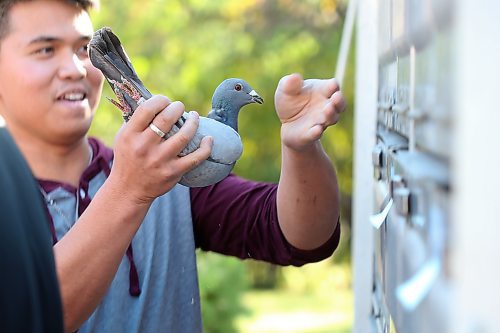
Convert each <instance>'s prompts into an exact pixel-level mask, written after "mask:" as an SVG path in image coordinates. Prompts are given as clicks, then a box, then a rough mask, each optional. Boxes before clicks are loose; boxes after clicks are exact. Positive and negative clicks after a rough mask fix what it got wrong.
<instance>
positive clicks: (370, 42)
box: [352, 0, 378, 333]
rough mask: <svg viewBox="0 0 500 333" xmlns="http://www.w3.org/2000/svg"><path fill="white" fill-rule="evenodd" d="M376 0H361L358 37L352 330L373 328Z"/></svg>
mask: <svg viewBox="0 0 500 333" xmlns="http://www.w3.org/2000/svg"><path fill="white" fill-rule="evenodd" d="M377 13H378V9H377V2H376V0H359V3H358V15H357V30H356V31H357V38H356V94H355V99H356V101H355V102H356V109H355V110H354V127H355V128H354V147H355V152H354V174H353V176H354V189H353V193H354V197H353V242H352V253H353V285H354V297H355V299H354V310H355V313H354V325H353V332H355V333H367V332H371V331H372V330H371V326H370V325H371V323H370V310H371V294H372V275H373V267H372V258H373V229H372V228H373V227H372V226H371V224H370V222H369V217H370V215H371V214H372V213H373V193H374V191H373V166H372V158H371V153H372V148H373V147H374V145H375V128H376V110H377V66H378V65H377V33H376V31H377Z"/></svg>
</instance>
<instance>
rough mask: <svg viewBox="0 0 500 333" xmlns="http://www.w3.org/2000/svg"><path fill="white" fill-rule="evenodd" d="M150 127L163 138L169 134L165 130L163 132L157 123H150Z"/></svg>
mask: <svg viewBox="0 0 500 333" xmlns="http://www.w3.org/2000/svg"><path fill="white" fill-rule="evenodd" d="M149 128H151V130H152V131H153V132H155V134H156V135H158V136H159V137H160V138H162V139H165V137H166V136H167V135H166V134H165V132H163V131H162V130H161V129H159V128H158V127H157V126H156V125H155V124H153V123H151V124H149Z"/></svg>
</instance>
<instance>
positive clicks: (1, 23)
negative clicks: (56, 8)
mask: <svg viewBox="0 0 500 333" xmlns="http://www.w3.org/2000/svg"><path fill="white" fill-rule="evenodd" d="M29 1H34V0H0V41H1V40H2V39H3V38H4V37H5V35H7V33H8V31H9V12H10V9H11V8H12V6H14V5H15V4H17V3H22V2H29ZM60 1H64V2H66V3H68V4H71V5H74V6H75V7H79V8H82V9H83V10H85V11H89V10H90V9H93V8H98V7H99V0H60Z"/></svg>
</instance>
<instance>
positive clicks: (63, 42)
mask: <svg viewBox="0 0 500 333" xmlns="http://www.w3.org/2000/svg"><path fill="white" fill-rule="evenodd" d="M9 17H10V20H9V27H10V29H9V32H8V34H7V35H6V36H5V38H4V39H3V40H2V41H1V42H0V43H1V44H0V114H1V115H3V116H4V118H5V120H6V122H7V126H8V127H9V129H10V130H11V132H12V133H13V134H15V136H16V139H22V140H23V139H27V140H29V139H34V138H36V139H42V140H45V141H51V142H59V143H64V142H71V141H74V140H77V139H80V138H81V137H83V135H85V134H86V132H87V131H88V128H89V127H90V123H91V121H92V117H93V115H94V113H95V110H96V107H97V104H98V102H99V99H100V94H101V88H102V84H103V79H104V78H103V76H102V74H101V72H100V71H99V70H98V69H96V68H95V67H93V66H92V64H91V62H90V60H89V58H88V55H87V44H88V42H89V40H90V38H91V37H92V33H93V27H92V23H91V21H90V17H89V16H88V14H87V13H86V12H85V11H84V10H81V9H78V8H75V7H73V6H71V5H68V4H67V3H65V2H64V1H61V0H35V1H28V2H22V3H18V4H16V5H14V7H13V8H12V9H11V11H10V15H9Z"/></svg>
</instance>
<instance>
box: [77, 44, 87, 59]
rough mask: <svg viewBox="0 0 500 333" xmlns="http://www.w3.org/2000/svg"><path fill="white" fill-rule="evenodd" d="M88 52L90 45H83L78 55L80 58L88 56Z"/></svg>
mask: <svg viewBox="0 0 500 333" xmlns="http://www.w3.org/2000/svg"><path fill="white" fill-rule="evenodd" d="M88 50H89V45H88V44H85V45H82V46H81V47H80V48H78V51H77V52H78V55H79V56H84V57H86V56H88Z"/></svg>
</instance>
